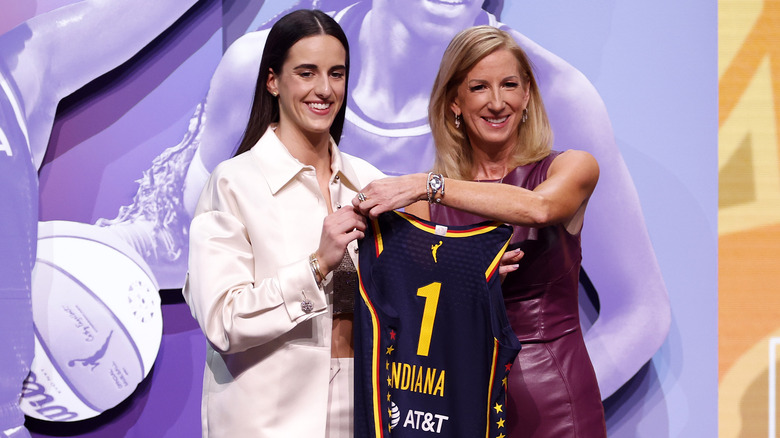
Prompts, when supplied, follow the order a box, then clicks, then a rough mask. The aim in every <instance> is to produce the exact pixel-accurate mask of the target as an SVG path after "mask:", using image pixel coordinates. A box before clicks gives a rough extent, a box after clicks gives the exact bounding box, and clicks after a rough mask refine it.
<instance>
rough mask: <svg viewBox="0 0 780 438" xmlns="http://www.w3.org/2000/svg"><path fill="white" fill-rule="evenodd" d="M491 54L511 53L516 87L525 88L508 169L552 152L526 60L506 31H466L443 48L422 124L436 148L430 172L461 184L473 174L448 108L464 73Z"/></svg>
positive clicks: (466, 142)
mask: <svg viewBox="0 0 780 438" xmlns="http://www.w3.org/2000/svg"><path fill="white" fill-rule="evenodd" d="M496 50H508V51H509V52H511V53H512V54H513V55H515V58H517V62H518V63H519V65H520V73H521V75H522V76H523V77H522V79H521V81H523V84H521V85H522V86H525V85H526V84H529V85H530V86H529V92H530V98H529V100H528V106H527V110H528V120H527V121H526V122H525V123H521V124H520V125H519V128H518V132H517V142H516V143H515V150H514V152H513V153H512V155H511V158H510V162H509V163H508V165H509V168H510V169H514V168H515V167H517V166H522V165H525V164H528V163H532V162H534V161H539V160H541V159H542V158H544V157H546V156H547V155H549V153H550V150H551V149H552V129H551V128H550V122H549V120H548V119H547V112H546V111H545V110H544V103H543V102H542V98H541V95H540V93H539V87H538V85H537V83H536V78H534V74H533V71H532V67H531V62H530V61H529V59H528V56H527V55H526V54H525V52H524V51H523V49H521V48H520V46H518V45H517V43H516V42H515V40H514V38H512V36H511V35H510V34H509V33H507V32H505V31H503V30H500V29H497V28H495V27H492V26H475V27H470V28H468V29H465V30H463V31H461V32H460V33H458V34H457V35H455V38H453V39H452V41H451V42H450V44H449V46H447V50H446V51H445V52H444V56H443V57H442V60H441V65H440V66H439V73H438V74H437V75H436V80H435V82H434V83H433V91H432V93H431V99H430V103H429V106H428V123H429V124H430V126H431V132H432V135H433V140H434V143H435V145H436V160H435V162H434V171H435V172H437V173H441V174H443V175H446V176H448V177H450V178H456V179H465V180H469V179H473V178H474V176H475V169H474V159H473V155H472V149H471V143H470V142H469V139H468V136H467V135H466V132H465V130H463V129H458V128H456V127H455V115H454V114H453V112H452V110H451V108H450V104H451V103H452V102H453V101H454V100H455V97H456V96H457V94H458V86H460V85H461V83H463V81H464V80H465V79H466V75H467V74H468V72H469V71H470V70H471V69H472V68H473V67H474V65H476V64H477V63H478V62H479V61H481V60H482V59H483V58H485V57H486V56H488V55H490V54H491V53H493V52H495V51H496Z"/></svg>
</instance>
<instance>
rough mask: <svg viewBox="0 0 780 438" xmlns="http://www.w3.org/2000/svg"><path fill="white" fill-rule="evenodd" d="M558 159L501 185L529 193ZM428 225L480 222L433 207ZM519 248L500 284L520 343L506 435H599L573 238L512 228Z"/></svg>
mask: <svg viewBox="0 0 780 438" xmlns="http://www.w3.org/2000/svg"><path fill="white" fill-rule="evenodd" d="M559 153H560V152H553V153H551V154H550V155H549V156H548V157H547V158H545V159H543V160H541V161H538V162H536V163H531V164H528V165H525V166H520V167H517V168H516V169H514V170H512V171H511V172H510V173H509V174H508V175H506V176H505V177H504V179H503V180H502V181H501V182H502V183H503V184H513V185H516V186H519V187H524V188H527V189H531V190H533V189H534V188H535V187H536V186H537V185H539V184H540V183H541V182H542V181H544V180H545V179H546V178H547V169H548V168H549V167H550V164H551V163H552V160H553V159H554V158H555V157H556V156H557V155H558V154H559ZM493 182H494V183H495V182H497V181H493ZM431 220H432V221H434V222H438V223H441V224H446V225H465V224H471V223H475V222H479V221H482V220H484V219H483V218H480V217H479V216H475V215H471V214H468V213H464V212H461V211H458V210H455V209H451V208H447V207H444V206H441V205H432V206H431ZM518 246H519V247H520V248H522V249H523V251H524V252H525V255H524V256H523V258H522V259H521V260H520V267H519V269H518V270H516V271H515V272H512V273H510V274H509V275H508V276H507V277H506V279H505V280H504V283H503V285H502V286H503V291H504V302H505V303H506V310H507V315H508V317H509V321H510V323H511V324H512V329H513V330H514V332H515V334H516V335H517V339H519V340H520V342H521V343H522V344H523V349H522V350H521V351H520V354H518V355H517V359H516V360H515V363H514V365H513V367H512V371H511V373H510V375H509V390H508V391H507V392H508V394H509V400H508V406H507V409H508V414H507V432H506V435H507V437H509V438H517V437H545V438H548V437H555V438H562V437H605V436H606V426H605V423H604V408H603V405H602V403H601V395H600V393H599V388H598V384H597V382H596V374H595V373H594V371H593V365H592V364H591V362H590V358H589V356H588V352H587V350H586V349H585V342H584V341H583V338H582V330H581V329H580V319H579V306H578V280H579V270H580V261H581V259H582V252H581V248H580V235H579V234H577V235H571V234H569V232H568V231H566V229H565V228H564V227H563V226H562V225H555V226H549V227H545V228H529V227H517V226H516V227H514V235H513V236H512V244H511V245H510V248H516V247H518Z"/></svg>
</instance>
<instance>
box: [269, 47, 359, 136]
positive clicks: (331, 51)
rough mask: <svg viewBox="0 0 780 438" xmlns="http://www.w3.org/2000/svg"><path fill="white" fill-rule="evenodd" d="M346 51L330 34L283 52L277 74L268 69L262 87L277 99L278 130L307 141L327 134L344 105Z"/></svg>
mask: <svg viewBox="0 0 780 438" xmlns="http://www.w3.org/2000/svg"><path fill="white" fill-rule="evenodd" d="M346 58H347V52H346V50H345V49H344V46H343V45H342V44H341V42H340V41H339V40H338V39H336V38H335V37H332V36H330V35H315V36H310V37H306V38H302V39H301V40H300V41H298V42H296V43H295V44H294V45H293V46H292V47H290V50H289V51H288V53H287V58H286V59H285V61H284V64H283V65H282V68H281V71H279V72H274V71H273V70H271V71H270V72H269V75H268V80H267V82H266V88H267V89H268V91H269V92H270V93H271V94H277V95H278V99H279V128H278V129H279V131H283V132H293V131H297V132H299V133H300V134H303V135H304V136H306V137H308V138H312V137H317V136H324V138H325V139H327V138H328V136H329V135H330V132H329V130H330V126H331V125H332V124H333V120H334V119H335V118H336V114H338V112H339V110H340V109H341V106H342V104H343V103H344V91H345V84H346V62H347V61H346Z"/></svg>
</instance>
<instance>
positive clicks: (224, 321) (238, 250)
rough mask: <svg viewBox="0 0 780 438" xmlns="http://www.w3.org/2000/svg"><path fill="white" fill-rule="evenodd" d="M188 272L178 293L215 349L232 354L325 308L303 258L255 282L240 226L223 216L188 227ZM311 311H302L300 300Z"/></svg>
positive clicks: (207, 216)
mask: <svg viewBox="0 0 780 438" xmlns="http://www.w3.org/2000/svg"><path fill="white" fill-rule="evenodd" d="M190 230H191V231H190V257H189V272H188V275H187V280H186V282H185V285H184V289H183V291H182V293H183V295H184V298H185V300H186V301H187V304H188V305H189V306H190V309H191V311H192V315H193V316H194V317H195V319H196V320H197V321H198V324H199V325H200V328H201V330H203V333H204V334H205V335H206V338H207V339H208V341H209V343H210V344H211V345H212V346H213V347H214V349H215V350H217V351H219V352H222V353H236V352H240V351H244V350H247V349H249V348H251V347H255V346H258V345H263V344H266V343H268V342H270V341H273V340H274V339H276V338H278V337H279V336H282V335H284V334H285V333H288V332H290V331H291V330H292V329H293V328H295V327H296V326H297V325H298V324H300V323H302V322H304V321H306V320H308V319H310V318H312V317H314V316H317V315H321V314H323V313H324V312H325V310H326V308H327V301H326V299H325V295H324V292H322V290H321V289H320V288H319V287H318V285H317V283H316V282H315V279H314V276H313V275H312V273H311V270H310V268H309V267H308V261H307V260H300V261H297V262H295V263H293V264H291V265H289V266H283V267H280V268H279V269H277V272H276V273H275V275H274V276H269V277H266V278H255V272H254V271H255V254H254V251H253V248H252V244H250V242H249V240H248V237H247V234H248V231H247V230H246V228H245V226H244V224H242V223H241V221H239V220H238V219H237V218H236V217H235V216H233V215H232V214H230V213H227V212H221V211H209V212H204V213H200V214H198V215H197V216H196V217H195V218H194V219H193V220H192V224H191V227H190ZM301 291H306V292H307V293H306V298H307V299H309V300H311V301H312V303H313V307H314V310H313V311H312V312H311V313H305V312H303V310H302V309H301V302H302V301H303V296H302V295H301Z"/></svg>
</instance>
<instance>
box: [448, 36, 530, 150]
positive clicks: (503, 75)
mask: <svg viewBox="0 0 780 438" xmlns="http://www.w3.org/2000/svg"><path fill="white" fill-rule="evenodd" d="M526 77H527V76H526V75H525V74H523V73H522V72H521V68H520V63H519V62H518V61H517V58H516V57H515V55H514V54H512V52H510V51H509V50H505V49H499V50H496V51H494V52H493V53H491V54H489V55H487V56H485V57H484V58H482V59H481V60H480V61H479V62H477V63H476V64H475V65H474V67H473V68H472V69H471V70H469V72H468V73H467V74H466V77H465V78H464V80H463V81H462V83H461V84H460V85H459V86H458V89H457V96H456V97H455V99H454V101H453V102H452V111H453V112H454V113H455V114H460V115H461V117H462V120H463V124H464V125H465V129H466V135H467V136H468V139H469V142H470V143H471V145H472V147H476V148H487V149H490V150H492V151H499V150H504V149H512V148H514V146H515V144H516V143H517V141H518V137H517V133H518V127H519V125H520V123H522V117H523V110H524V109H525V108H526V107H527V106H528V100H529V97H530V93H529V83H528V81H527V80H525V78H526Z"/></svg>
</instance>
